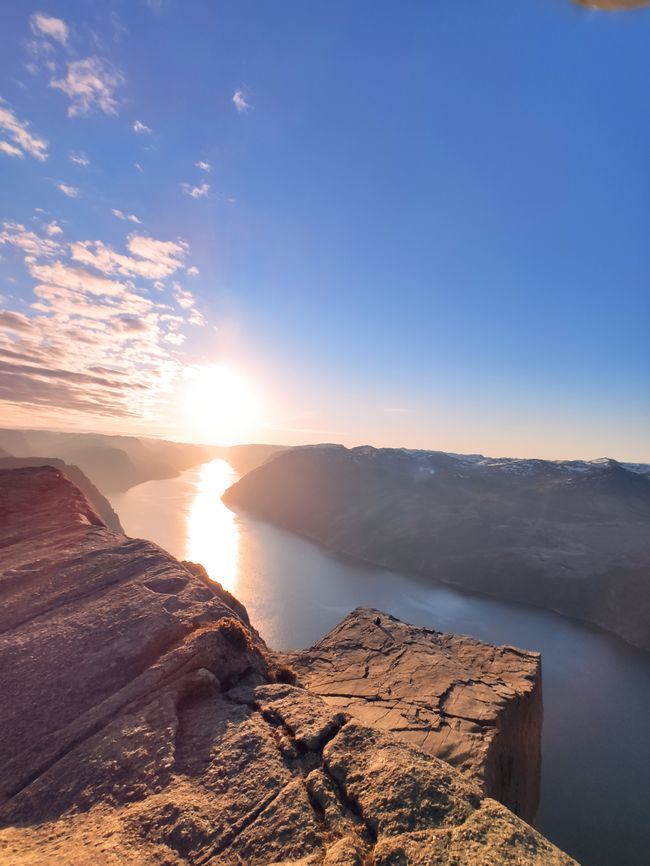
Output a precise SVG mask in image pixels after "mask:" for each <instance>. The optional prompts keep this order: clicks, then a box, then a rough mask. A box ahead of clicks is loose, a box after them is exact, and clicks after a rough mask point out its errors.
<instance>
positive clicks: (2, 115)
mask: <svg viewBox="0 0 650 866" xmlns="http://www.w3.org/2000/svg"><path fill="white" fill-rule="evenodd" d="M0 130H3V131H4V134H5V135H7V136H8V137H9V138H10V139H11V141H12V142H13V144H10V143H9V142H6V141H5V142H2V144H4V147H2V148H1V149H2V151H3V153H6V154H7V155H9V156H21V155H22V156H24V155H25V154H29V155H30V156H33V157H34V159H38V160H40V161H41V162H44V161H45V160H46V159H47V142H46V141H45V140H44V139H42V138H39V137H38V136H36V135H33V134H32V133H31V132H30V131H29V123H28V122H27V121H24V120H18V118H17V117H16V115H15V114H14V113H13V111H12V110H11V109H10V108H9V106H8V105H7V103H6V102H5V101H4V99H2V98H1V97H0ZM16 151H19V153H16Z"/></svg>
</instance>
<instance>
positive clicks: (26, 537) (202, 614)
mask: <svg viewBox="0 0 650 866" xmlns="http://www.w3.org/2000/svg"><path fill="white" fill-rule="evenodd" d="M228 600H229V597H228V596H227V595H226V594H224V593H221V592H220V590H219V588H218V587H216V588H213V587H211V586H210V585H209V584H207V583H206V582H205V580H203V579H201V577H200V576H197V575H196V574H194V573H192V570H190V569H188V568H185V567H184V566H183V565H182V564H181V563H179V562H177V561H176V560H174V559H173V558H172V557H170V556H169V555H168V554H166V553H165V552H164V551H162V550H161V549H160V548H158V547H156V546H155V545H153V544H149V543H147V542H144V541H139V540H132V539H127V538H125V537H124V536H123V535H122V534H120V533H116V532H112V531H110V530H108V529H107V528H106V527H105V526H104V525H103V523H102V522H101V520H100V519H99V518H98V516H97V514H96V513H95V512H94V511H93V509H92V508H91V507H90V506H89V504H88V503H87V501H86V500H85V498H84V497H83V495H82V494H81V492H80V491H79V490H78V489H77V488H75V487H74V486H73V485H72V484H71V483H70V481H69V480H68V479H67V478H65V476H64V475H63V474H62V473H61V472H60V471H58V470H57V469H54V468H51V467H43V468H26V469H17V470H13V471H11V472H9V471H2V472H0V696H1V700H0V726H1V729H2V738H0V767H1V770H0V860H2V863H3V864H11V866H19V864H20V866H36V864H39V866H41V864H52V866H53V864H61V863H66V864H70V866H91V864H92V866H96V864H98V863H107V864H120V866H122V864H127V866H130V864H133V866H135V864H142V863H147V864H157V866H180V864H186V863H189V864H193V866H194V864H196V866H204V864H211V866H217V864H219V866H221V864H225V866H241V864H242V863H245V864H260V866H261V864H273V863H274V864H280V863H287V864H288V863H293V864H296V866H298V864H301V866H316V864H329V866H362V864H370V863H373V864H375V866H380V864H382V866H388V864H396V863H403V864H414V866H415V864H422V866H424V864H429V866H431V864H434V866H436V864H438V866H444V864H449V866H451V864H452V863H453V864H476V866H478V864H482V866H490V864H494V866H496V864H513V866H514V864H519V866H527V864H537V866H542V864H553V866H556V864H557V866H560V864H563V866H568V864H571V863H572V862H573V861H571V860H570V858H568V857H567V856H566V855H564V854H562V853H561V852H560V851H558V850H557V849H556V848H554V847H553V846H552V845H551V844H550V843H549V842H547V841H546V840H545V839H544V838H543V837H541V836H540V835H539V834H538V833H536V832H535V831H534V830H532V829H531V828H530V827H528V826H527V825H526V824H524V823H523V822H522V821H521V820H520V819H518V818H517V817H515V816H514V815H513V814H512V813H511V812H510V811H509V810H507V809H506V808H505V807H504V806H502V805H501V804H499V803H497V802H496V801H494V800H492V799H490V798H489V797H486V796H484V794H483V792H482V791H481V789H480V787H479V786H478V785H476V784H474V783H473V782H472V781H470V780H468V779H465V778H464V777H463V776H462V775H461V774H460V773H458V772H457V771H456V770H455V769H453V768H452V767H451V766H449V765H448V764H445V763H444V762H442V761H439V760H437V759H435V758H433V757H431V756H430V755H428V754H426V753H425V752H423V751H421V750H418V749H415V748H412V747H411V746H408V745H407V744H405V743H403V742H401V741H400V740H398V739H396V738H394V737H392V736H391V735H389V734H387V733H384V732H381V731H378V730H375V729H372V728H368V727H365V726H363V725H362V724H360V723H359V722H356V721H354V720H351V719H350V718H349V716H348V715H347V714H345V713H342V712H339V711H336V710H335V709H333V708H331V707H328V706H327V704H326V703H325V702H324V701H322V700H321V699H320V698H319V697H318V696H316V695H314V694H312V693H311V692H309V691H308V690H305V689H301V688H297V687H295V686H292V685H284V684H281V683H277V682H274V680H275V679H276V673H275V668H274V664H273V661H272V660H271V659H270V657H269V654H268V651H267V649H266V647H265V646H264V643H263V642H262V640H261V639H260V638H259V636H258V635H257V633H256V632H255V631H254V629H253V628H251V627H250V626H248V625H247V624H246V622H245V620H244V619H243V618H242V617H240V616H239V615H238V613H237V611H236V610H235V609H234V608H233V607H231V606H230V605H229V604H228Z"/></svg>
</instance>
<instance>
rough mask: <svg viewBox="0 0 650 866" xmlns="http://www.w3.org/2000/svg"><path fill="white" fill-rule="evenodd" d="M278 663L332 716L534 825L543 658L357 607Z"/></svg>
mask: <svg viewBox="0 0 650 866" xmlns="http://www.w3.org/2000/svg"><path fill="white" fill-rule="evenodd" d="M276 657H277V659H278V660H279V661H281V662H282V663H284V664H289V665H291V666H292V667H293V669H294V670H295V671H296V673H297V675H298V677H299V680H300V682H301V683H302V684H304V685H305V686H306V687H307V688H308V689H310V691H313V692H315V693H316V694H318V695H320V696H321V697H322V698H323V699H324V700H325V701H326V702H327V704H328V705H330V706H331V707H332V708H333V709H337V710H342V711H345V712H348V713H350V714H351V715H353V716H354V717H355V718H356V719H358V720H359V721H361V722H363V723H364V724H366V725H370V726H373V727H378V728H380V729H382V730H385V731H390V732H392V733H394V734H395V735H396V736H397V737H399V738H400V739H401V740H404V741H405V742H407V743H410V744H412V745H415V746H418V747H419V748H421V749H424V751H426V752H428V753H429V754H431V755H435V756H436V757H438V758H442V759H443V760H445V761H447V762H448V763H450V764H451V765H452V766H454V767H457V768H458V769H459V770H460V771H461V772H463V773H464V774H465V775H466V776H468V777H470V778H472V779H474V780H476V781H477V782H478V783H479V784H480V785H481V787H482V788H483V790H485V792H486V793H487V794H489V795H490V796H491V797H494V798H495V799H497V800H500V801H501V802H502V803H504V804H505V805H506V806H508V807H509V808H510V809H512V811H514V812H515V813H516V814H518V815H520V816H521V817H523V818H524V819H525V820H527V821H532V820H533V818H534V816H535V812H536V810H537V805H538V799H539V783H540V766H541V751H540V740H541V730H542V693H541V663H540V656H539V653H534V652H525V651H524V650H520V649H516V648H515V647H509V646H502V647H496V646H492V645H491V644H486V643H483V642H482V641H478V640H474V639H473V638H470V637H464V636H462V635H452V634H443V633H442V632H436V631H432V630H431V629H428V628H419V627H417V626H413V625H408V624H407V623H404V622H400V620H398V619H396V618H395V617H392V616H387V615H386V614H383V613H381V612H380V611H377V610H372V609H370V608H358V609H357V610H355V611H353V612H352V613H350V614H349V615H348V616H347V617H346V618H345V619H344V620H343V622H341V623H339V625H337V626H336V627H335V628H334V629H332V631H331V632H329V634H327V635H325V637H324V638H322V639H321V640H319V641H318V642H317V643H315V644H314V646H313V647H311V649H308V650H304V651H302V652H296V653H282V654H279V653H278V654H277V656H276Z"/></svg>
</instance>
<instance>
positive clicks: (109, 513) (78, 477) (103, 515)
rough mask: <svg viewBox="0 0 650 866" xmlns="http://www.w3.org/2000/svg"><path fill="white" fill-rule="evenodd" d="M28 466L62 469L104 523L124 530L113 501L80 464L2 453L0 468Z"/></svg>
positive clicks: (116, 529) (110, 527) (119, 530)
mask: <svg viewBox="0 0 650 866" xmlns="http://www.w3.org/2000/svg"><path fill="white" fill-rule="evenodd" d="M27 466H54V467H55V468H56V469H60V470H61V472H63V474H64V475H65V476H66V478H69V479H70V481H72V483H73V484H74V485H75V486H76V487H78V488H79V490H81V492H82V493H83V495H84V496H85V497H86V499H87V500H88V502H89V504H90V506H91V507H92V508H93V510H94V511H95V512H96V513H97V515H98V516H99V517H100V519H101V521H102V523H104V524H105V525H106V526H107V527H108V528H109V529H114V530H115V531H116V532H124V530H123V529H122V524H121V523H120V518H119V517H118V516H117V514H116V513H115V512H114V511H113V508H112V507H111V503H110V502H109V501H108V499H107V498H106V497H105V496H104V495H103V494H102V493H100V492H99V490H98V489H97V488H96V487H95V485H94V484H93V483H92V481H91V480H90V479H89V478H87V477H86V476H85V475H84V474H83V472H82V471H81V469H79V467H78V466H70V465H69V464H68V463H64V462H63V460H59V459H58V458H56V457H4V456H3V455H2V454H0V469H21V468H24V467H27Z"/></svg>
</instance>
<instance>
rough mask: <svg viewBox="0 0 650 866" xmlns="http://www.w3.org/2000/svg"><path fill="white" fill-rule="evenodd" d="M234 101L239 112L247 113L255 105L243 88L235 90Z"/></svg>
mask: <svg viewBox="0 0 650 866" xmlns="http://www.w3.org/2000/svg"><path fill="white" fill-rule="evenodd" d="M232 101H233V105H234V106H235V108H236V109H237V111H238V112H239V114H246V112H247V111H250V109H251V108H252V107H253V106H252V105H250V103H249V102H248V100H247V99H246V94H245V93H244V91H243V90H235V92H234V93H233V95H232Z"/></svg>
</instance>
